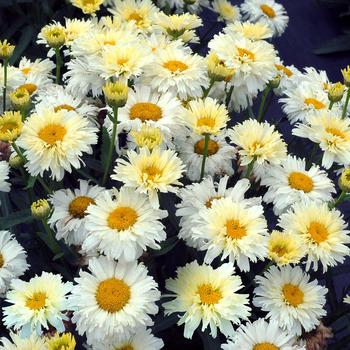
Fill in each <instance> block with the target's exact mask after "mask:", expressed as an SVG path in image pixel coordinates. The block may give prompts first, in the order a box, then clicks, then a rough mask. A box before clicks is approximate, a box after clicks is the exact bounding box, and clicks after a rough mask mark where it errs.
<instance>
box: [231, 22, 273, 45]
mask: <svg viewBox="0 0 350 350" xmlns="http://www.w3.org/2000/svg"><path fill="white" fill-rule="evenodd" d="M224 33H226V34H229V35H230V36H237V34H238V35H241V36H243V37H244V38H246V39H249V40H252V41H256V40H266V39H270V38H271V37H272V35H273V32H272V30H271V29H270V27H269V26H268V25H266V24H263V23H261V22H257V23H252V22H249V21H247V22H239V21H236V22H234V23H230V24H229V25H227V26H226V27H225V28H224Z"/></svg>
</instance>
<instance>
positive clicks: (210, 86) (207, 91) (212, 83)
mask: <svg viewBox="0 0 350 350" xmlns="http://www.w3.org/2000/svg"><path fill="white" fill-rule="evenodd" d="M214 83H215V80H214V79H211V80H210V84H209V87H208V89H206V90H205V91H204V93H203V98H206V97H207V96H208V95H209V92H210V90H211V88H212V87H213V85H214Z"/></svg>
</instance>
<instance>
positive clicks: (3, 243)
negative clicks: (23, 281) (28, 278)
mask: <svg viewBox="0 0 350 350" xmlns="http://www.w3.org/2000/svg"><path fill="white" fill-rule="evenodd" d="M26 258H27V253H26V252H25V250H24V249H23V247H22V246H21V245H20V244H19V243H18V242H17V240H16V238H15V237H14V236H13V235H12V234H11V233H10V232H9V231H1V230H0V294H4V293H5V292H6V290H7V289H8V287H9V285H10V282H11V280H12V279H14V278H18V277H20V276H22V275H23V273H24V272H25V271H26V270H27V269H28V267H29V265H28V264H27V261H26Z"/></svg>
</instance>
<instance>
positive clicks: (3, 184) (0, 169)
mask: <svg viewBox="0 0 350 350" xmlns="http://www.w3.org/2000/svg"><path fill="white" fill-rule="evenodd" d="M9 172H10V167H9V164H8V163H7V162H6V161H4V160H2V161H0V192H10V189H11V184H10V183H9V182H8V180H9Z"/></svg>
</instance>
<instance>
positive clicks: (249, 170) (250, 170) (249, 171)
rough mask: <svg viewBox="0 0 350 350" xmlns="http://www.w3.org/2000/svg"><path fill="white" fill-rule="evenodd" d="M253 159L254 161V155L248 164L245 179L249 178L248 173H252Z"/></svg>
mask: <svg viewBox="0 0 350 350" xmlns="http://www.w3.org/2000/svg"><path fill="white" fill-rule="evenodd" d="M255 161H256V157H254V158H253V160H252V161H251V162H250V163H249V164H248V168H247V173H246V175H245V177H246V178H247V179H249V178H250V175H251V174H252V171H253V167H254V163H255Z"/></svg>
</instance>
